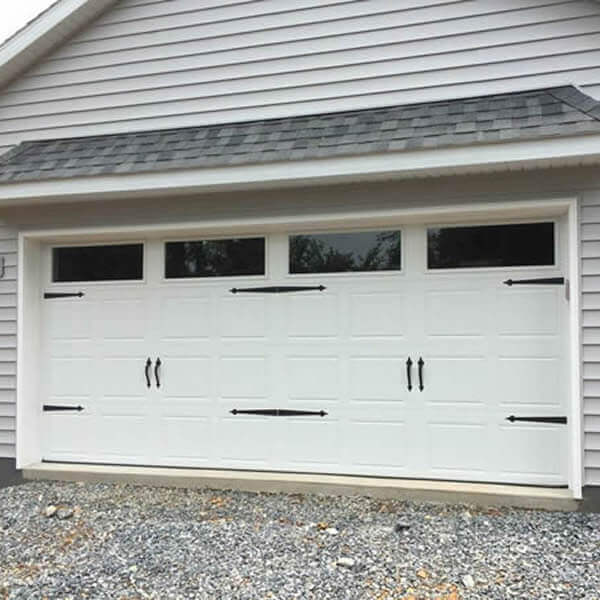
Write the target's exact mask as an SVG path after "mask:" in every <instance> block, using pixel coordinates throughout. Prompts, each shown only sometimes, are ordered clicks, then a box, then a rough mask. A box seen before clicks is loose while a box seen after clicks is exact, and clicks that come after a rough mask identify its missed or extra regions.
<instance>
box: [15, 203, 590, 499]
mask: <svg viewBox="0 0 600 600" xmlns="http://www.w3.org/2000/svg"><path fill="white" fill-rule="evenodd" d="M577 204H578V201H577V199H576V198H563V199H556V198H553V199H549V200H535V201H530V202H507V203H493V204H492V203H490V204H486V203H480V204H471V205H468V204H463V205H456V206H453V207H443V208H439V207H438V208H436V207H431V208H425V209H410V210H402V209H398V210H395V211H363V212H355V213H347V214H343V215H340V214H323V215H318V214H312V215H303V216H302V217H300V216H298V217H293V218H271V219H269V218H265V219H260V218H256V219H249V220H245V221H237V222H235V221H234V220H222V221H214V222H210V223H206V222H205V223H201V224H200V223H198V224H190V223H189V222H188V223H179V224H176V225H171V224H170V225H168V226H161V225H156V224H154V225H152V226H144V225H139V226H137V227H129V228H127V227H122V228H79V229H60V230H36V231H22V232H20V234H19V253H20V260H19V301H18V318H19V326H18V339H19V346H18V390H19V391H18V400H17V461H18V465H19V467H25V466H27V465H29V464H33V463H37V462H40V461H41V458H42V452H41V448H40V443H39V439H40V435H39V430H40V421H41V410H40V406H39V396H38V381H37V375H36V373H37V368H38V362H39V361H38V357H37V354H38V352H37V348H38V344H39V327H38V324H39V320H40V298H41V293H42V290H41V289H40V281H41V277H40V273H41V272H42V271H41V269H42V264H41V263H42V260H41V245H42V243H47V242H53V243H54V242H56V243H67V242H71V241H79V242H82V241H83V240H85V243H92V242H96V241H102V240H108V239H110V240H113V241H114V240H118V239H127V238H130V239H131V238H134V237H141V236H142V234H143V235H144V237H146V238H150V237H153V238H155V239H156V238H167V237H177V238H181V237H182V236H183V235H185V234H186V233H187V232H189V233H190V234H191V235H194V236H195V237H197V236H198V235H203V234H204V233H205V234H209V233H210V234H211V235H213V236H217V235H219V234H221V235H231V234H232V233H238V234H242V233H243V232H246V233H247V234H252V233H256V232H257V231H259V232H260V233H268V232H269V231H273V230H280V231H281V229H282V227H284V228H285V229H287V230H288V231H289V232H292V233H293V232H296V231H297V232H300V231H302V230H304V231H306V230H312V229H313V228H315V229H316V228H318V229H321V230H322V229H328V230H331V229H336V228H344V229H348V228H352V227H354V228H361V229H364V228H370V227H377V226H382V225H383V226H385V227H386V228H388V229H389V228H390V224H391V223H394V225H392V227H394V226H396V224H398V225H401V224H402V223H417V222H421V223H435V222H443V223H444V224H448V223H453V222H454V223H466V222H470V221H473V220H478V221H480V222H481V221H486V222H489V221H491V220H494V221H498V220H502V219H518V220H519V221H521V220H524V219H527V218H531V219H535V218H539V217H546V218H547V217H555V216H557V215H561V214H562V215H564V214H568V235H569V244H568V246H569V273H568V274H565V275H566V276H567V277H568V278H569V280H570V305H569V311H570V315H569V320H570V332H569V336H570V337H569V342H570V344H569V346H570V347H569V352H570V358H571V360H570V381H571V391H572V402H571V412H570V414H569V446H570V451H569V453H570V457H569V462H570V469H569V488H570V490H571V493H572V494H573V497H575V498H580V497H581V483H582V435H581V410H582V409H581V383H580V367H579V365H580V343H579V338H580V334H579V257H578V250H577V249H578V241H579V236H578V227H577ZM403 264H404V263H403Z"/></svg>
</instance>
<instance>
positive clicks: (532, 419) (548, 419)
mask: <svg viewBox="0 0 600 600" xmlns="http://www.w3.org/2000/svg"><path fill="white" fill-rule="evenodd" d="M506 420H507V421H510V422H511V423H515V422H516V421H524V422H526V423H556V424H557V425H566V424H567V417H515V415H510V417H506Z"/></svg>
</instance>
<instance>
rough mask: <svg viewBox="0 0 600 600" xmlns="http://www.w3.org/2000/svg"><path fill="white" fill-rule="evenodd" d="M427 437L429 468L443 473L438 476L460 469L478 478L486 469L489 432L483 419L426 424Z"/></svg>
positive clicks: (448, 475) (449, 475)
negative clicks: (478, 421) (468, 421)
mask: <svg viewBox="0 0 600 600" xmlns="http://www.w3.org/2000/svg"><path fill="white" fill-rule="evenodd" d="M427 440H428V447H429V456H430V466H431V469H433V470H435V471H438V472H444V473H443V474H442V476H446V477H450V478H451V477H452V473H453V472H455V475H454V476H456V473H458V472H460V473H461V474H462V476H464V475H465V474H466V473H471V474H473V476H474V477H476V478H480V477H481V474H482V473H483V472H484V471H485V470H486V467H488V468H489V464H486V463H487V461H488V455H489V452H490V443H489V434H488V430H487V427H486V425H485V424H484V423H483V422H480V423H473V422H471V423H456V422H447V423H442V422H439V423H428V426H427Z"/></svg>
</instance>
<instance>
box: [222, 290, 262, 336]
mask: <svg viewBox="0 0 600 600" xmlns="http://www.w3.org/2000/svg"><path fill="white" fill-rule="evenodd" d="M218 312H219V335H220V336H221V337H223V338H238V339H247V338H264V337H265V336H266V335H267V300H266V299H265V298H240V297H235V298H225V299H221V301H220V303H219V309H218Z"/></svg>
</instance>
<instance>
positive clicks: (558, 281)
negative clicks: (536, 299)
mask: <svg viewBox="0 0 600 600" xmlns="http://www.w3.org/2000/svg"><path fill="white" fill-rule="evenodd" d="M503 283H504V285H508V286H509V287H510V286H513V285H564V283H565V278H564V277H541V278H540V279H507V280H506V281H504V282H503Z"/></svg>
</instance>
